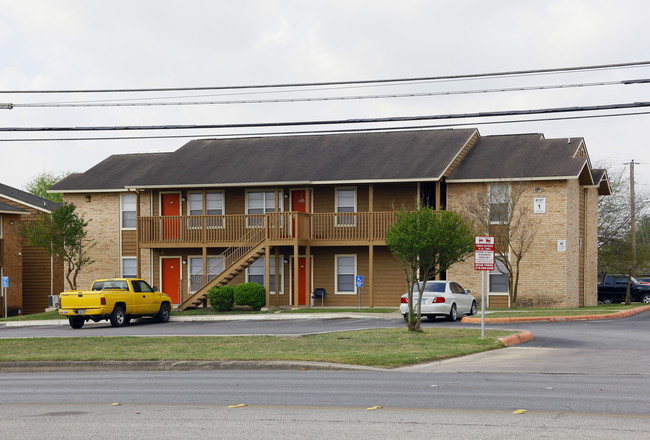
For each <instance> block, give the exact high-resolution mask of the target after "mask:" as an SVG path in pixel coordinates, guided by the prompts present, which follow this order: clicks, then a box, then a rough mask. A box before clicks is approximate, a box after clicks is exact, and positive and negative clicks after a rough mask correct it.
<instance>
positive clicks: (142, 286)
mask: <svg viewBox="0 0 650 440" xmlns="http://www.w3.org/2000/svg"><path fill="white" fill-rule="evenodd" d="M131 284H132V285H133V291H134V292H145V293H148V292H153V289H152V288H151V286H149V284H147V282H146V281H142V280H135V281H131Z"/></svg>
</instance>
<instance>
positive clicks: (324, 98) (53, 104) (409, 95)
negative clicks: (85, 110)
mask: <svg viewBox="0 0 650 440" xmlns="http://www.w3.org/2000/svg"><path fill="white" fill-rule="evenodd" d="M648 82H650V79H635V80H622V81H601V82H591V83H572V84H554V85H547V86H527V87H499V88H491V89H473V90H450V91H442V92H420V93H393V94H382V95H357V96H321V97H313V98H309V97H305V98H276V99H242V100H227V101H169V102H50V103H26V104H11V107H13V108H61V107H145V106H175V105H183V106H184V105H223V104H269V103H289V102H317V101H344V100H363V99H386V98H415V97H427V96H452V95H471V94H484V93H503V92H520V91H534V90H553V89H569V88H583V87H600V86H612V85H628V84H644V83H648ZM118 101H119V100H118Z"/></svg>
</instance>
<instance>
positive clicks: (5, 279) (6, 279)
mask: <svg viewBox="0 0 650 440" xmlns="http://www.w3.org/2000/svg"><path fill="white" fill-rule="evenodd" d="M2 287H9V277H2Z"/></svg>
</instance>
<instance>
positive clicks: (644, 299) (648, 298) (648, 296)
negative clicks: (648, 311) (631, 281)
mask: <svg viewBox="0 0 650 440" xmlns="http://www.w3.org/2000/svg"><path fill="white" fill-rule="evenodd" d="M641 302H644V303H646V304H650V293H646V294H645V295H643V296H642V297H641Z"/></svg>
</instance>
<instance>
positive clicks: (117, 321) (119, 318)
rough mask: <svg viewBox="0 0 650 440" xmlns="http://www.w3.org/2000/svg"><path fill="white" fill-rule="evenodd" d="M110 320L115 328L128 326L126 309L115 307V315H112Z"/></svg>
mask: <svg viewBox="0 0 650 440" xmlns="http://www.w3.org/2000/svg"><path fill="white" fill-rule="evenodd" d="M110 320H111V325H112V326H113V327H124V326H125V325H126V315H125V314H124V309H123V308H122V307H121V306H115V308H114V309H113V313H111V316H110Z"/></svg>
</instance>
